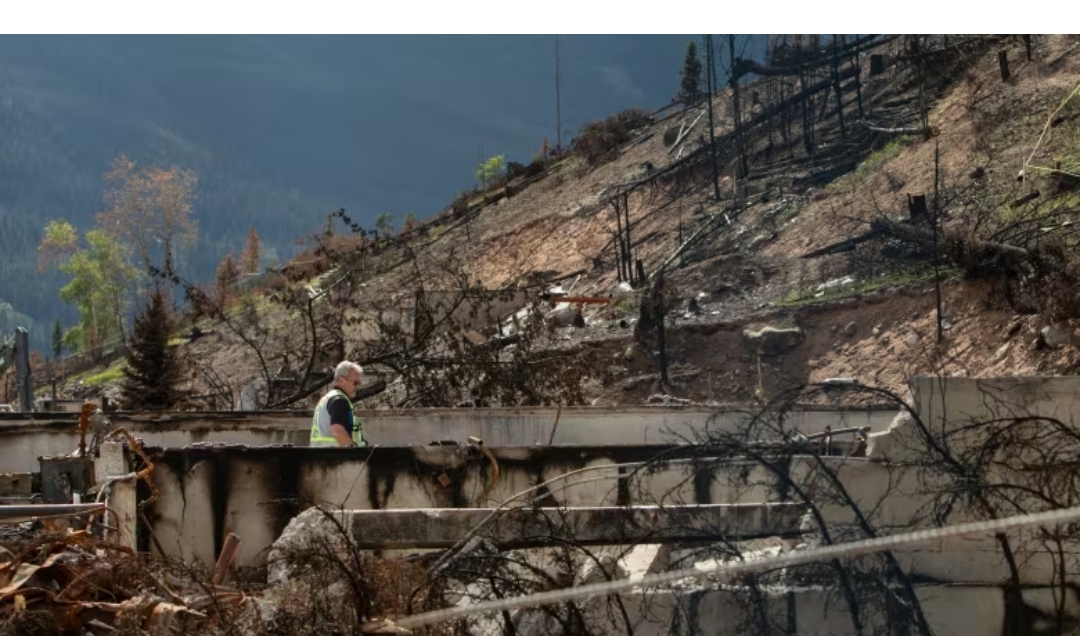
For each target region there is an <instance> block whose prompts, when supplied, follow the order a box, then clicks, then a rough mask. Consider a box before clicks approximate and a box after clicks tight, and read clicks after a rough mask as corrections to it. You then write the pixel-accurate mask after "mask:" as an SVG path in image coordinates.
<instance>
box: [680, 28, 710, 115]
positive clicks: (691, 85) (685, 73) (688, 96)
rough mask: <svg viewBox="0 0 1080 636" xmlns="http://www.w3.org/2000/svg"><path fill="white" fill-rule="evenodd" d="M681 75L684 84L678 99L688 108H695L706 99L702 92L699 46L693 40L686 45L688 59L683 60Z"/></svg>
mask: <svg viewBox="0 0 1080 636" xmlns="http://www.w3.org/2000/svg"><path fill="white" fill-rule="evenodd" d="M680 75H681V77H682V82H681V83H680V85H679V95H678V96H677V99H678V100H679V101H680V102H682V103H684V104H686V105H687V106H693V105H694V104H697V103H698V102H700V101H701V98H702V97H704V95H703V94H702V91H701V60H699V59H698V54H697V44H696V43H695V42H694V41H693V40H691V41H690V42H689V43H687V45H686V59H685V60H683V67H682V73H681V74H680Z"/></svg>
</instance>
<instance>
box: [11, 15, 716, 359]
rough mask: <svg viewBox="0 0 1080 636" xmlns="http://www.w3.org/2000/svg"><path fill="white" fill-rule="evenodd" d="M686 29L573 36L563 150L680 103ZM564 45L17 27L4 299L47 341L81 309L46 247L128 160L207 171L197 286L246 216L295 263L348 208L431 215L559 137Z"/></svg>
mask: <svg viewBox="0 0 1080 636" xmlns="http://www.w3.org/2000/svg"><path fill="white" fill-rule="evenodd" d="M692 37H693V38H698V37H700V36H566V37H563V38H561V53H562V68H563V74H562V77H563V82H562V128H563V135H562V138H563V143H564V144H567V143H569V140H570V138H571V137H572V136H573V135H574V134H575V133H576V131H577V130H578V128H579V127H580V125H581V124H582V123H584V122H586V121H589V120H592V119H596V118H599V117H603V116H606V115H609V114H611V113H613V112H616V111H618V110H621V109H623V108H627V107H632V106H641V107H644V108H655V107H657V106H660V105H662V104H665V103H667V102H669V101H670V99H671V97H672V96H673V95H674V94H675V93H676V92H677V90H678V86H679V75H678V73H679V69H680V67H681V64H682V59H683V56H684V55H685V51H686V42H687V41H688V39H690V38H692ZM554 53H555V39H554V37H553V36H480V37H464V36H439V37H429V36H425V37H400V36H377V37H359V36H356V37H353V36H350V37H315V36H311V37H308V36H303V37H301V36H283V37H269V36H265V37H264V36H237V37H219V36H187V37H149V36H138V37H130V36H129V37H103V36H57V37H35V36H4V37H3V38H0V301H6V302H9V303H11V305H12V306H13V307H14V309H15V310H17V311H18V312H21V313H23V314H27V315H29V316H30V317H31V318H33V319H34V321H35V325H34V333H35V341H36V342H37V343H38V344H39V345H42V344H43V343H44V342H45V340H44V337H45V334H46V332H47V331H48V329H49V328H51V325H52V321H53V320H54V319H55V318H56V317H57V316H62V317H63V318H64V319H65V324H70V323H71V322H72V321H73V319H74V314H73V313H72V312H71V311H70V310H69V309H67V308H64V307H63V306H62V304H61V303H60V301H59V298H58V297H57V289H58V287H59V285H60V278H59V277H57V276H55V275H50V276H44V277H41V276H38V275H36V274H35V272H34V269H33V268H34V247H35V246H36V244H37V242H38V240H39V239H40V236H41V229H42V228H43V226H44V224H45V221H46V220H47V219H49V218H56V217H62V218H66V219H69V220H71V221H72V222H74V223H75V224H76V225H77V226H78V227H79V228H80V229H86V228H87V227H89V225H90V224H91V223H92V215H93V214H94V213H95V212H97V211H99V209H100V206H101V175H102V173H103V172H104V171H105V170H106V168H107V166H108V164H109V162H110V161H111V160H112V159H113V157H115V156H116V155H117V154H118V153H120V152H124V153H126V154H128V155H129V156H131V157H132V158H133V159H135V160H136V161H139V162H145V161H153V162H157V163H161V164H177V165H180V166H182V167H185V168H190V169H192V170H194V171H195V172H196V173H197V174H198V176H199V180H200V185H199V189H198V193H197V201H196V205H195V215H196V217H197V218H198V220H199V225H200V236H201V240H200V244H199V246H198V248H197V249H196V250H195V252H194V253H193V254H191V256H190V258H189V261H188V273H189V274H190V275H192V276H194V277H198V278H202V279H205V278H208V277H209V275H210V274H211V273H212V271H213V267H214V265H215V264H216V263H217V261H218V259H219V258H220V257H221V255H222V254H223V253H224V252H225V251H227V250H231V249H236V250H238V249H239V248H240V246H241V244H242V241H243V236H244V234H245V233H246V231H247V229H248V227H250V226H252V225H254V226H255V227H256V228H257V229H258V231H259V233H260V234H261V235H262V237H263V239H264V241H265V242H266V243H267V247H269V248H272V249H271V251H270V254H271V257H277V258H287V257H288V256H290V255H291V254H292V252H293V250H294V241H295V239H296V238H297V237H299V236H301V235H303V234H306V233H309V232H311V231H314V230H315V229H316V228H317V227H319V226H320V224H321V223H322V222H323V221H324V219H325V218H326V214H327V212H330V211H332V210H335V209H337V208H341V207H344V208H346V209H347V210H348V211H349V213H350V215H352V216H353V217H354V218H358V219H360V220H363V221H366V222H369V223H370V222H372V221H373V220H374V218H375V216H376V215H377V214H379V213H380V212H382V211H388V212H392V213H395V214H397V215H398V216H399V218H400V215H401V214H403V213H404V212H408V211H411V212H413V213H415V214H416V215H417V216H418V217H421V218H423V217H425V216H429V215H431V214H433V213H435V212H437V211H438V210H440V209H441V208H442V207H443V206H445V205H446V204H447V203H448V202H449V200H450V199H451V198H452V197H453V196H454V195H455V194H456V193H457V192H458V191H460V190H463V189H466V188H468V187H470V186H471V185H472V184H473V174H474V171H475V167H476V164H477V163H479V161H480V160H481V159H482V158H485V157H487V156H490V155H494V154H505V155H507V158H508V159H509V160H518V161H523V162H527V161H529V160H530V159H531V157H532V155H533V154H534V153H535V152H536V150H537V149H538V148H539V147H540V145H541V143H542V141H543V139H544V137H547V138H548V139H549V142H550V143H551V144H552V145H554V144H555V141H556V131H555V90H554V89H555V82H554V57H555V55H554ZM5 328H6V325H0V329H5Z"/></svg>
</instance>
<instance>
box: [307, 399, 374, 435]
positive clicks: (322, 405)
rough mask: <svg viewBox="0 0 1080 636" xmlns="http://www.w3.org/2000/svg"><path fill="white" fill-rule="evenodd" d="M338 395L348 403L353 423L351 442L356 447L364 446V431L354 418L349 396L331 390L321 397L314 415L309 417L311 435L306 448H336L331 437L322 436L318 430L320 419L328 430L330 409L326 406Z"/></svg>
mask: <svg viewBox="0 0 1080 636" xmlns="http://www.w3.org/2000/svg"><path fill="white" fill-rule="evenodd" d="M336 395H340V396H341V397H343V398H345V401H346V402H348V403H349V414H350V416H351V417H352V421H353V430H352V441H353V442H355V443H356V445H357V446H363V445H364V431H363V427H361V426H360V420H359V419H357V417H356V409H355V408H354V407H353V403H352V400H350V399H349V396H347V395H345V392H344V391H342V390H341V389H337V388H335V389H331V390H330V391H329V392H328V393H327V394H326V395H324V396H322V399H320V400H319V403H318V404H317V405H315V413H314V414H313V415H312V416H311V435H310V436H309V438H308V446H337V445H338V441H337V440H336V439H334V438H333V436H327V435H323V434H322V430H320V429H319V421H320V419H321V420H322V421H323V422H324V423H325V424H326V428H327V429H329V428H330V409H329V408H328V406H327V404H328V403H329V402H330V398H332V397H334V396H336Z"/></svg>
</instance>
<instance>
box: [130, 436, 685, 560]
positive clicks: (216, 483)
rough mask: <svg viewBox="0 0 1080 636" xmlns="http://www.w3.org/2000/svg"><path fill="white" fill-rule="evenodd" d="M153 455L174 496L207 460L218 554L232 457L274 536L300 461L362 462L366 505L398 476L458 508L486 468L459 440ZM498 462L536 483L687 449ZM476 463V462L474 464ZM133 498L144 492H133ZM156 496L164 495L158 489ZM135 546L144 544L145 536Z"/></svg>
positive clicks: (547, 500) (548, 500)
mask: <svg viewBox="0 0 1080 636" xmlns="http://www.w3.org/2000/svg"><path fill="white" fill-rule="evenodd" d="M148 450H150V451H151V452H153V453H154V457H155V459H154V461H155V463H156V464H157V466H158V468H157V470H168V471H169V472H171V473H172V474H173V475H174V476H175V477H176V479H177V483H178V484H179V486H180V488H181V492H180V493H179V495H180V496H181V497H185V496H186V493H185V492H183V489H184V477H185V475H187V474H188V472H190V471H191V469H192V468H193V467H194V466H195V465H196V464H198V463H200V462H207V465H208V469H209V471H210V475H209V483H208V484H207V485H208V487H209V492H210V507H211V510H212V515H213V532H214V549H215V553H219V552H220V550H221V547H222V544H223V541H224V537H225V534H226V522H227V519H228V514H229V510H228V508H229V493H230V492H231V490H232V481H233V480H234V479H241V478H244V475H245V474H246V472H245V471H239V470H235V462H236V461H238V460H242V461H244V462H245V463H248V464H255V465H258V466H260V467H262V468H263V470H260V471H257V472H258V474H260V475H263V477H261V478H263V479H266V480H268V481H269V482H270V483H267V484H264V486H265V487H266V491H267V492H268V493H269V497H270V501H267V502H260V503H263V504H264V505H266V506H267V507H269V508H270V509H271V511H272V513H271V518H272V520H273V521H272V523H273V525H274V531H275V536H278V535H280V533H281V532H282V531H283V530H284V528H285V526H286V525H287V524H288V522H289V521H290V520H291V519H292V518H293V517H295V516H296V515H297V514H299V513H300V511H301V510H303V509H304V508H306V507H308V506H309V505H310V504H311V502H307V501H303V500H302V496H301V475H303V474H304V468H305V467H306V466H311V465H317V466H320V467H323V468H333V467H335V466H339V465H343V464H362V465H364V468H363V470H366V471H367V472H368V474H369V480H368V492H367V497H368V504H369V506H370V507H371V508H372V509H375V510H378V509H383V508H385V507H386V506H387V502H388V501H389V498H390V497H391V495H392V494H393V492H394V488H395V486H396V485H397V484H399V483H400V482H399V480H401V479H405V480H415V481H417V482H418V483H421V484H426V485H428V486H429V487H428V488H427V490H428V492H430V493H432V494H433V496H434V499H435V501H434V503H435V504H436V505H437V506H440V507H451V508H465V507H470V506H471V505H473V502H471V501H470V500H469V498H468V496H467V494H466V492H465V488H464V486H465V482H466V478H467V476H468V472H469V470H470V468H471V467H473V466H477V465H479V467H480V475H481V478H482V479H484V480H487V479H490V477H491V468H490V463H489V460H488V459H487V457H485V456H484V455H483V454H482V453H481V452H479V450H478V449H476V448H469V447H465V446H444V447H430V446H426V447H400V446H399V447H377V448H355V449H353V448H303V447H295V446H260V447H248V446H239V445H238V446H224V445H222V446H210V447H187V448H170V449H164V450H162V449H148ZM490 450H491V451H492V452H493V453H494V455H495V457H496V459H497V460H498V463H499V468H500V472H501V473H503V474H509V473H513V472H518V471H520V472H522V473H524V474H527V475H532V476H535V483H536V484H540V483H542V482H543V481H544V477H543V475H544V471H545V469H551V468H552V467H558V468H559V469H560V472H567V471H570V470H575V469H578V468H582V467H584V466H585V465H587V464H588V463H590V462H595V461H597V460H607V461H610V462H612V463H627V462H640V461H648V460H651V459H653V458H655V457H657V456H658V455H663V456H664V457H666V458H675V457H682V456H688V455H690V454H691V453H693V452H694V451H693V449H690V448H686V447H681V448H680V447H677V446H671V445H648V446H644V445H643V446H544V447H525V448H522V447H510V448H505V449H503V448H498V447H494V448H490ZM477 462H479V464H477ZM632 472H633V471H627V472H624V471H620V479H619V485H618V500H619V503H620V504H625V503H628V502H629V501H630V499H631V496H630V491H629V486H628V482H629V479H628V475H629V474H631V473H632ZM444 473H445V474H446V476H447V477H448V478H449V483H447V485H446V486H442V485H441V484H440V483H439V477H440V476H441V475H442V474H444ZM139 496H140V501H144V500H145V499H146V498H147V497H148V496H149V492H148V491H146V490H145V489H141V490H140V491H139ZM161 496H162V497H168V496H170V493H168V492H163V493H161ZM536 497H537V498H538V503H540V504H541V505H549V506H553V505H558V503H557V500H556V498H555V497H554V496H553V494H552V493H551V492H550V491H549V490H548V489H547V488H546V487H543V488H540V489H539V490H538V491H537V493H536ZM146 512H147V516H148V518H149V519H150V520H151V522H152V523H154V524H156V523H157V522H158V521H159V520H160V515H159V513H157V512H156V511H155V510H154V506H153V504H151V505H150V506H148V507H147V510H146ZM146 534H148V533H143V535H144V536H143V539H141V543H140V548H144V547H148V545H146V542H147V541H148V540H147V539H146V538H145V535H146Z"/></svg>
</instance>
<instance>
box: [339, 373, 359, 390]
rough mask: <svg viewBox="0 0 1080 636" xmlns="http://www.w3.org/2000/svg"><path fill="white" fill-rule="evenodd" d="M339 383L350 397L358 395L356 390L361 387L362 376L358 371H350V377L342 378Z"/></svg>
mask: <svg viewBox="0 0 1080 636" xmlns="http://www.w3.org/2000/svg"><path fill="white" fill-rule="evenodd" d="M339 383H340V384H341V388H343V389H345V391H346V392H347V393H348V394H349V395H352V394H353V393H356V389H357V388H358V387H359V386H360V374H359V373H357V372H356V371H350V372H349V375H348V376H346V377H344V378H342V379H341V380H340V381H339Z"/></svg>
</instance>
